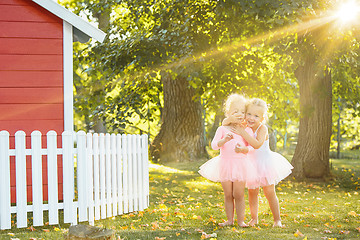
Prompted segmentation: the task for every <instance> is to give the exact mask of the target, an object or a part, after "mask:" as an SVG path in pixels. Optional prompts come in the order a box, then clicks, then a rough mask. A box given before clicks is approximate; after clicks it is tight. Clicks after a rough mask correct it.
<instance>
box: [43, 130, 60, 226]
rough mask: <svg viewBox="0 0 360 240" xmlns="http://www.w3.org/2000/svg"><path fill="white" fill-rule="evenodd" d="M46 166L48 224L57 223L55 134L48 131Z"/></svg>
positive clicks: (57, 199)
mask: <svg viewBox="0 0 360 240" xmlns="http://www.w3.org/2000/svg"><path fill="white" fill-rule="evenodd" d="M46 136H47V150H48V156H47V164H48V196H49V197H48V200H49V224H50V225H53V224H58V223H59V211H58V202H59V197H58V194H59V192H58V165H57V153H56V151H57V133H56V132H55V131H49V132H48V133H47V134H46Z"/></svg>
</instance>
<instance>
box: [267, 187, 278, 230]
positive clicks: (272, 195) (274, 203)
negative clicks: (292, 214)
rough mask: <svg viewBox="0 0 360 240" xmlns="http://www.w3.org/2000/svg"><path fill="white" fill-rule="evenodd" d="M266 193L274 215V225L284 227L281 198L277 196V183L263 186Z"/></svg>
mask: <svg viewBox="0 0 360 240" xmlns="http://www.w3.org/2000/svg"><path fill="white" fill-rule="evenodd" d="M263 190H264V195H265V197H266V199H267V200H268V202H269V206H270V210H271V212H272V214H273V217H274V225H273V226H274V227H282V224H281V218H280V206H279V200H278V198H277V196H276V192H275V185H274V184H273V185H270V186H265V187H263Z"/></svg>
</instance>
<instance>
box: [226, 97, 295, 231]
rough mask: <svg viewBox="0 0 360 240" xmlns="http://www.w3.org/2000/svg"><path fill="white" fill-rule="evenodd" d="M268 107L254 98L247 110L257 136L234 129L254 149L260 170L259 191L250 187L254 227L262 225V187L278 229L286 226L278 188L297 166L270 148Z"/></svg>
mask: <svg viewBox="0 0 360 240" xmlns="http://www.w3.org/2000/svg"><path fill="white" fill-rule="evenodd" d="M267 111H268V107H267V104H266V102H265V101H264V100H261V99H258V98H254V99H251V100H250V101H249V102H248V104H247V107H246V124H247V127H248V128H250V129H251V130H252V132H253V134H251V133H250V134H249V131H246V130H245V128H244V127H241V125H238V126H236V128H232V129H233V131H234V132H236V133H238V134H240V135H241V136H242V137H243V138H244V139H245V140H246V141H247V142H248V143H249V144H250V145H251V146H252V147H253V148H254V151H251V152H250V153H249V154H248V158H249V159H252V161H253V163H254V164H255V166H256V168H257V179H258V183H257V186H258V187H256V188H255V189H250V188H249V190H248V191H249V206H250V212H251V220H250V222H249V225H250V226H254V225H256V224H257V223H258V206H259V201H258V195H259V187H262V188H263V192H264V195H265V197H266V198H267V200H268V203H269V206H270V210H271V212H272V214H273V218H274V225H273V226H274V227H282V223H281V218H280V207H279V200H278V198H277V196H276V192H275V185H276V184H278V183H279V182H280V181H281V180H282V179H284V178H286V177H287V176H288V175H290V173H291V169H292V168H293V166H292V165H291V164H290V163H289V162H288V160H287V159H286V158H284V157H283V156H282V155H280V154H278V153H276V152H273V151H271V150H270V147H269V134H268V129H267V127H266V125H265V119H266V117H267Z"/></svg>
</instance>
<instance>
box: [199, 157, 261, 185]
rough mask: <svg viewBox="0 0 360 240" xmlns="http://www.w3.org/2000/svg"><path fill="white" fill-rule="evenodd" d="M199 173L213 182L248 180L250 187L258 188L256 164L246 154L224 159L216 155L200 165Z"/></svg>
mask: <svg viewBox="0 0 360 240" xmlns="http://www.w3.org/2000/svg"><path fill="white" fill-rule="evenodd" d="M198 172H199V174H200V175H201V176H203V177H205V178H207V179H209V180H211V181H213V182H227V181H231V182H236V181H238V182H246V186H247V187H248V188H256V183H257V182H258V181H259V179H258V178H257V172H256V166H255V165H254V164H253V162H252V161H251V160H250V159H248V158H247V157H246V156H245V155H244V157H243V158H232V159H222V158H221V157H220V156H217V157H214V158H212V159H210V160H209V161H207V162H205V163H204V164H203V165H201V166H200V170H199V171H198Z"/></svg>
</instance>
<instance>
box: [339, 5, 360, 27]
mask: <svg viewBox="0 0 360 240" xmlns="http://www.w3.org/2000/svg"><path fill="white" fill-rule="evenodd" d="M359 10H360V9H359V6H358V4H357V3H356V2H355V1H349V2H347V3H344V4H343V5H342V6H341V7H340V8H339V10H338V12H337V15H336V16H337V18H338V19H339V20H340V21H341V22H343V23H349V22H351V21H354V20H355V19H356V17H357V15H358V12H359Z"/></svg>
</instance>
